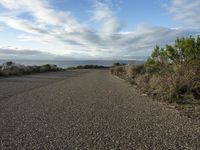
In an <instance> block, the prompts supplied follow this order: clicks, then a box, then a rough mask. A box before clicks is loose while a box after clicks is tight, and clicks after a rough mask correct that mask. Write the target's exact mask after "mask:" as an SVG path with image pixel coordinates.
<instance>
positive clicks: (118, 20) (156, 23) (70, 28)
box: [0, 0, 200, 60]
mask: <svg viewBox="0 0 200 150" xmlns="http://www.w3.org/2000/svg"><path fill="white" fill-rule="evenodd" d="M199 14H200V0H0V59H70V58H76V59H115V60H116V59H145V58H146V57H148V56H149V54H150V53H151V51H152V48H153V47H154V46H155V45H161V46H164V45H165V44H172V43H173V41H174V40H175V39H176V37H183V36H190V35H192V36H196V35H198V34H200V30H199V29H200V15H199Z"/></svg>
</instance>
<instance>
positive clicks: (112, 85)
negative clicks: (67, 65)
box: [0, 70, 200, 150]
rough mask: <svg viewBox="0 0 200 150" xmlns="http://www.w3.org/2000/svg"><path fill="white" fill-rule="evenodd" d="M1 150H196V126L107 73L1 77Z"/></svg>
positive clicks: (199, 126)
mask: <svg viewBox="0 0 200 150" xmlns="http://www.w3.org/2000/svg"><path fill="white" fill-rule="evenodd" d="M0 149H2V150H4V149H19V150H23V149H24V150H25V149H34V150H35V149H41V150H51V149H52V150H54V149H56V150H57V149H66V150H68V149H69V150H71V149H72V150H73V149H78V150H79V149H80V150H82V149H83V150H85V149H89V150H95V149H102V150H106V149H108V150H111V149H114V150H115V149H116V150H118V149H122V150H125V149H130V150H132V149H133V150H165V149H166V150H185V149H188V150H199V149H200V122H199V121H197V120H193V119H189V118H187V117H185V116H181V115H180V114H179V113H178V112H177V111H176V110H173V109H169V108H167V107H166V106H165V105H163V104H161V103H159V102H157V101H152V100H151V99H150V98H148V97H144V96H141V95H140V94H139V93H138V91H137V90H136V89H135V88H134V87H132V86H131V85H129V84H128V83H126V82H125V81H123V80H121V79H119V78H117V77H115V76H112V75H111V74H110V73H109V71H108V70H75V71H66V72H57V73H43V74H34V75H28V76H21V77H9V78H0Z"/></svg>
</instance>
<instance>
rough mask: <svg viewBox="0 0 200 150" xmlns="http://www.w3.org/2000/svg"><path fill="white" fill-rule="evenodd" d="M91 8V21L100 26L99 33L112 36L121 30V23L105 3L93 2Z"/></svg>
mask: <svg viewBox="0 0 200 150" xmlns="http://www.w3.org/2000/svg"><path fill="white" fill-rule="evenodd" d="M93 7H94V11H93V12H94V14H93V19H94V20H95V21H97V22H98V23H100V24H101V29H100V32H102V33H103V34H113V33H116V32H119V31H120V30H121V28H122V23H121V22H120V21H119V20H118V19H117V17H116V16H115V14H114V12H113V11H112V10H111V8H110V7H109V6H108V5H107V4H106V3H102V2H100V1H95V2H94V6H93Z"/></svg>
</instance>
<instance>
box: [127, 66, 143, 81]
mask: <svg viewBox="0 0 200 150" xmlns="http://www.w3.org/2000/svg"><path fill="white" fill-rule="evenodd" d="M125 70H126V75H127V77H128V78H135V77H136V76H137V75H140V74H143V73H144V72H145V68H144V65H137V64H128V65H126V66H125Z"/></svg>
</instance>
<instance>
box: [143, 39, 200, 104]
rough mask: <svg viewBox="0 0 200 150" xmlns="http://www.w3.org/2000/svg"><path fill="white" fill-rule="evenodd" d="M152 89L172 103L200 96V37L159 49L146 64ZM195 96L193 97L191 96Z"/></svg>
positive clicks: (176, 42) (156, 48)
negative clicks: (150, 76) (150, 75)
mask: <svg viewBox="0 0 200 150" xmlns="http://www.w3.org/2000/svg"><path fill="white" fill-rule="evenodd" d="M145 69H146V71H147V72H148V73H149V74H153V77H155V76H156V79H157V81H151V80H155V79H151V80H150V83H149V84H150V85H151V86H152V87H151V90H152V89H154V90H156V91H157V94H158V93H159V94H158V95H160V97H161V96H162V97H163V98H165V99H168V100H169V101H172V102H174V101H175V102H185V101H187V100H188V95H190V97H193V98H196V99H199V97H200V37H197V38H192V37H189V38H180V39H179V38H178V39H177V40H176V41H175V45H174V46H171V45H166V47H165V48H159V46H156V47H155V48H154V51H153V52H152V54H151V56H150V58H149V59H148V60H147V62H146V63H145ZM191 95H193V96H191Z"/></svg>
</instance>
